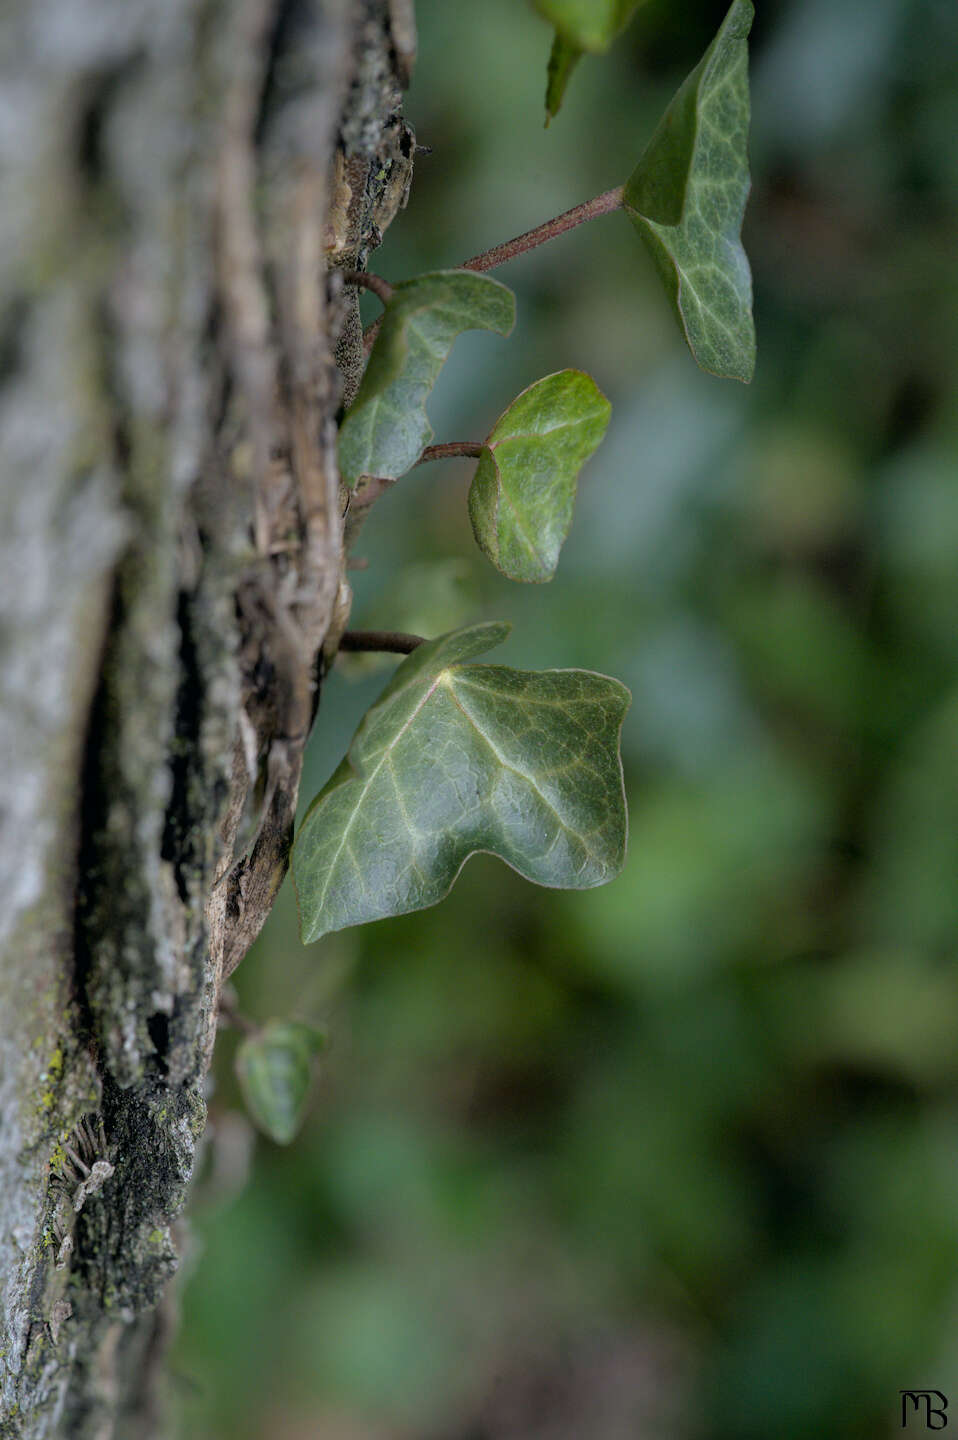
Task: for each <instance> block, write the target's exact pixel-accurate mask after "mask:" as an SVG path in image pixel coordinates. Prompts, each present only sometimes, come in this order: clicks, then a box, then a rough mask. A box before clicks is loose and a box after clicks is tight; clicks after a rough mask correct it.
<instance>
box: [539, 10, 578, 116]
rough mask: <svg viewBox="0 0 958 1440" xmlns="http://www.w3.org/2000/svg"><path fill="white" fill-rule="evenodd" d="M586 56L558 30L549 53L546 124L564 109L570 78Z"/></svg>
mask: <svg viewBox="0 0 958 1440" xmlns="http://www.w3.org/2000/svg"><path fill="white" fill-rule="evenodd" d="M584 54H585V51H584V50H581V49H580V48H579V46H578V45H573V43H572V41H571V40H567V39H566V37H565V36H564V35H560V33H559V31H558V30H557V31H556V33H555V35H554V37H553V40H552V49H551V50H550V51H549V64H548V65H547V67H546V124H547V125H548V123H549V121H550V120H554V119H555V117H556V116H557V115H558V113H559V110H560V109H561V107H562V101H563V98H564V97H565V92H566V86H567V85H568V83H569V77H570V76H571V74H572V72H573V70H574V69H575V67H576V66H577V65H578V63H579V61H580V60H581V59H582V56H583V55H584Z"/></svg>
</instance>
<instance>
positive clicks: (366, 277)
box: [342, 270, 393, 305]
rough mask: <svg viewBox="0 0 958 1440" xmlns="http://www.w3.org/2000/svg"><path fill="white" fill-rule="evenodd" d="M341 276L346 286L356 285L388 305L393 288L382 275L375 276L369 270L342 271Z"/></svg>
mask: <svg viewBox="0 0 958 1440" xmlns="http://www.w3.org/2000/svg"><path fill="white" fill-rule="evenodd" d="M342 275H343V279H344V280H345V282H346V284H347V285H358V286H359V288H360V289H361V290H371V291H372V292H373V294H374V295H376V296H378V297H379V299H380V300H381V301H382V302H383V304H384V305H388V303H389V301H390V299H391V298H392V293H393V287H392V286H391V285H390V283H389V281H388V280H386V279H384V278H383V276H382V275H375V274H373V272H372V271H371V270H344V271H343V272H342Z"/></svg>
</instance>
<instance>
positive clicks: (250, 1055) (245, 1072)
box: [236, 1020, 326, 1145]
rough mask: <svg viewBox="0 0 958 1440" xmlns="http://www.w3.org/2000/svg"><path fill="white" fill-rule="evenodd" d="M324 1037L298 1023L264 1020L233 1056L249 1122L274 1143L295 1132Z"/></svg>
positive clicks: (284, 1143) (282, 1140)
mask: <svg viewBox="0 0 958 1440" xmlns="http://www.w3.org/2000/svg"><path fill="white" fill-rule="evenodd" d="M325 1045H326V1034H325V1032H324V1031H323V1030H320V1029H318V1028H317V1027H316V1026H315V1025H306V1024H304V1023H303V1022H301V1021H298V1020H270V1021H268V1022H267V1023H266V1025H264V1026H263V1028H262V1030H260V1031H258V1032H257V1033H256V1034H255V1035H248V1036H247V1037H246V1038H245V1039H244V1040H243V1042H242V1044H241V1045H240V1047H239V1049H238V1050H237V1052H236V1075H237V1078H238V1080H239V1083H240V1088H241V1090H242V1092H243V1099H244V1100H245V1101H246V1108H247V1109H248V1111H249V1113H250V1115H251V1116H252V1118H253V1120H254V1121H255V1122H256V1124H257V1125H258V1126H259V1128H260V1130H262V1131H263V1132H264V1133H265V1134H266V1135H268V1136H269V1137H270V1138H271V1139H272V1140H275V1141H276V1142H277V1144H279V1145H288V1144H289V1142H290V1141H291V1140H292V1139H293V1137H294V1135H295V1134H296V1132H297V1130H298V1129H299V1127H300V1125H301V1123H302V1119H303V1114H304V1111H305V1109H306V1097H307V1095H308V1093H309V1087H310V1085H311V1084H312V1081H313V1074H314V1071H315V1061H316V1056H317V1055H318V1054H319V1053H320V1051H321V1050H323V1049H324V1047H325Z"/></svg>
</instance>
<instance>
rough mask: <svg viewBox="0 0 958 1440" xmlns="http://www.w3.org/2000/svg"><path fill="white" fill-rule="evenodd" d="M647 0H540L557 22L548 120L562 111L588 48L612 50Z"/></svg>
mask: <svg viewBox="0 0 958 1440" xmlns="http://www.w3.org/2000/svg"><path fill="white" fill-rule="evenodd" d="M642 3H643V0H536V8H537V9H538V10H539V13H540V14H541V15H544V16H545V18H546V19H547V20H551V21H552V23H553V25H554V26H555V32H556V33H555V37H554V39H553V41H552V50H551V52H550V54H549V66H548V70H547V72H546V124H547V125H548V123H549V121H550V120H551V119H552V118H553V117H554V116H555V115H558V113H559V107H560V106H561V104H562V100H563V97H564V95H565V91H566V86H567V85H568V83H569V77H570V75H571V74H572V72H573V70H574V69H575V67H576V65H577V64H578V63H579V61H580V60H581V58H582V56H583V54H584V53H585V51H586V50H591V51H593V52H594V53H601V52H602V51H604V50H608V48H609V46H610V45H611V44H612V41H613V40H614V39H615V37H616V35H618V33H619V31H620V30H624V29H625V27H626V25H628V23H629V21H630V20H631V19H632V16H633V14H634V13H635V11H636V10H637V9H638V8H639V6H640V5H641V4H642Z"/></svg>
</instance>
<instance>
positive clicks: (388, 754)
mask: <svg viewBox="0 0 958 1440" xmlns="http://www.w3.org/2000/svg"><path fill="white" fill-rule="evenodd" d="M509 628H510V627H509V626H508V625H503V624H483V625H473V626H469V627H466V628H464V629H461V630H454V631H452V632H451V633H450V634H448V635H443V636H440V637H439V639H437V640H431V641H428V642H426V643H425V644H423V645H420V646H419V648H418V649H417V650H415V651H414V652H413V653H412V655H410V656H409V657H408V658H407V659H406V660H404V661H403V663H402V664H401V665H400V666H399V668H398V669H397V671H396V673H395V675H394V676H393V678H392V680H391V682H390V683H389V685H387V687H386V689H385V690H384V691H383V693H382V695H381V696H380V698H379V700H378V701H377V702H376V704H375V705H374V706H373V707H372V709H371V710H370V711H369V712H368V713H367V715H366V716H365V718H364V719H363V721H362V723H361V725H360V727H359V729H358V730H357V732H356V734H355V736H354V737H353V741H352V744H351V746H350V749H349V753H348V755H347V756H346V758H345V759H344V760H343V762H342V764H341V765H340V766H339V769H338V770H337V771H336V773H335V774H334V775H333V777H332V778H331V780H330V781H329V783H328V784H327V785H326V786H325V788H324V789H323V790H322V791H321V792H320V793H319V795H317V797H316V799H315V800H314V801H313V803H312V805H311V806H310V809H309V810H308V812H307V814H306V818H305V819H304V821H303V824H302V826H301V827H300V830H299V833H298V835H297V837H296V841H295V844H294V846H293V879H294V882H295V885H296V893H297V897H298V900H299V912H300V926H301V932H302V938H303V941H304V942H306V943H308V942H309V941H311V940H318V939H319V938H320V937H321V936H322V935H325V934H327V933H328V932H329V931H331V930H342V929H344V928H345V927H346V926H348V925H359V924H361V923H363V922H364V921H367V920H379V919H382V918H384V917H385V916H387V915H402V914H405V913H406V912H408V911H410V910H419V909H422V908H424V907H425V906H427V905H434V904H435V903H436V902H437V901H439V900H441V899H442V898H443V896H444V895H446V894H448V892H449V890H450V888H451V886H452V884H453V882H454V880H455V878H456V876H457V875H458V873H459V871H460V870H461V869H462V867H463V865H464V864H465V862H466V861H467V860H468V858H469V856H470V855H474V854H476V853H477V852H478V851H490V852H491V853H493V854H495V855H499V856H500V857H501V858H502V859H503V860H505V861H506V862H507V863H508V864H509V865H511V866H512V867H513V869H515V870H517V871H518V872H519V873H520V875H524V876H525V877H526V879H528V880H533V881H535V882H536V883H537V884H540V885H551V886H558V887H563V888H572V889H582V888H585V887H588V886H592V885H601V884H603V883H604V882H605V881H607V880H611V879H612V878H613V876H615V875H616V874H617V873H618V871H619V870H620V869H621V867H622V863H623V860H624V858H625V842H626V811H625V795H624V791H623V784H622V762H621V759H620V756H619V732H620V730H621V727H622V721H623V718H624V716H625V712H626V710H627V709H628V705H629V701H630V696H629V692H628V690H626V688H625V686H624V685H621V684H620V683H619V682H618V681H617V680H611V679H609V678H608V677H606V676H604V675H596V674H593V673H592V672H591V671H588V670H545V671H541V672H535V671H526V670H511V669H507V668H506V667H504V666H496V665H475V664H470V663H469V662H470V661H472V660H473V659H474V657H475V656H477V655H481V654H482V653H484V652H485V651H486V650H489V649H491V648H492V647H493V646H494V645H498V644H500V643H501V641H502V640H504V639H505V637H506V635H507V634H508V632H509Z"/></svg>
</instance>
